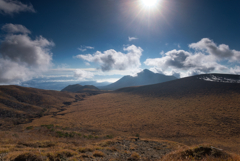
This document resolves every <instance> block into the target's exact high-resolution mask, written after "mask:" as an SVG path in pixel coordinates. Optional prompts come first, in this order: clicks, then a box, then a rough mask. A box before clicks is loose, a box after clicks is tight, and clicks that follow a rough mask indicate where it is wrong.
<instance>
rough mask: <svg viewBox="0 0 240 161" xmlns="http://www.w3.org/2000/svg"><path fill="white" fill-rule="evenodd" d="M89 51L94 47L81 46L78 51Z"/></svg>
mask: <svg viewBox="0 0 240 161" xmlns="http://www.w3.org/2000/svg"><path fill="white" fill-rule="evenodd" d="M88 49H90V50H93V49H94V47H92V46H81V48H78V50H80V51H82V52H84V51H87V50H88Z"/></svg>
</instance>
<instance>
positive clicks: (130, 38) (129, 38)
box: [128, 37, 138, 41]
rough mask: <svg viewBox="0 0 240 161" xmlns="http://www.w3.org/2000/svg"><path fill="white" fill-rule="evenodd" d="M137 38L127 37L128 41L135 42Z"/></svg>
mask: <svg viewBox="0 0 240 161" xmlns="http://www.w3.org/2000/svg"><path fill="white" fill-rule="evenodd" d="M137 39H138V38H136V37H128V41H133V40H137Z"/></svg>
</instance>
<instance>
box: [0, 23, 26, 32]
mask: <svg viewBox="0 0 240 161" xmlns="http://www.w3.org/2000/svg"><path fill="white" fill-rule="evenodd" d="M2 30H3V31H5V32H8V33H23V34H31V31H30V30H28V29H27V28H26V27H25V26H23V25H14V24H11V23H9V24H6V25H4V26H3V27H2Z"/></svg>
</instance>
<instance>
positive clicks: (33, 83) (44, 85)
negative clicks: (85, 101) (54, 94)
mask: <svg viewBox="0 0 240 161" xmlns="http://www.w3.org/2000/svg"><path fill="white" fill-rule="evenodd" d="M70 83H71V84H80V85H82V86H84V85H93V86H95V87H100V86H106V85H109V84H110V83H109V82H101V83H98V82H96V81H85V82H79V81H73V82H69V81H66V82H57V81H56V82H54V81H53V82H44V81H41V80H38V79H33V80H30V81H26V82H23V83H22V84H21V86H23V87H33V88H38V89H46V90H56V91H61V90H62V89H63V88H64V87H66V86H68V85H69V84H70Z"/></svg>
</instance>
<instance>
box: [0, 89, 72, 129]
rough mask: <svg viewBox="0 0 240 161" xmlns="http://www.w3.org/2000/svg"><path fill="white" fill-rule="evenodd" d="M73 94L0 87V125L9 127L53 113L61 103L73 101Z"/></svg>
mask: <svg viewBox="0 0 240 161" xmlns="http://www.w3.org/2000/svg"><path fill="white" fill-rule="evenodd" d="M74 96H75V95H74V94H68V93H63V92H57V91H47V90H40V89H34V88H25V87H20V86H0V112H1V118H0V121H1V124H2V125H3V126H8V125H9V126H11V125H12V124H19V123H24V122H29V119H30V118H33V117H39V116H40V115H42V114H43V113H46V112H49V111H54V110H56V109H58V108H61V106H63V102H67V101H73V100H74Z"/></svg>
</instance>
